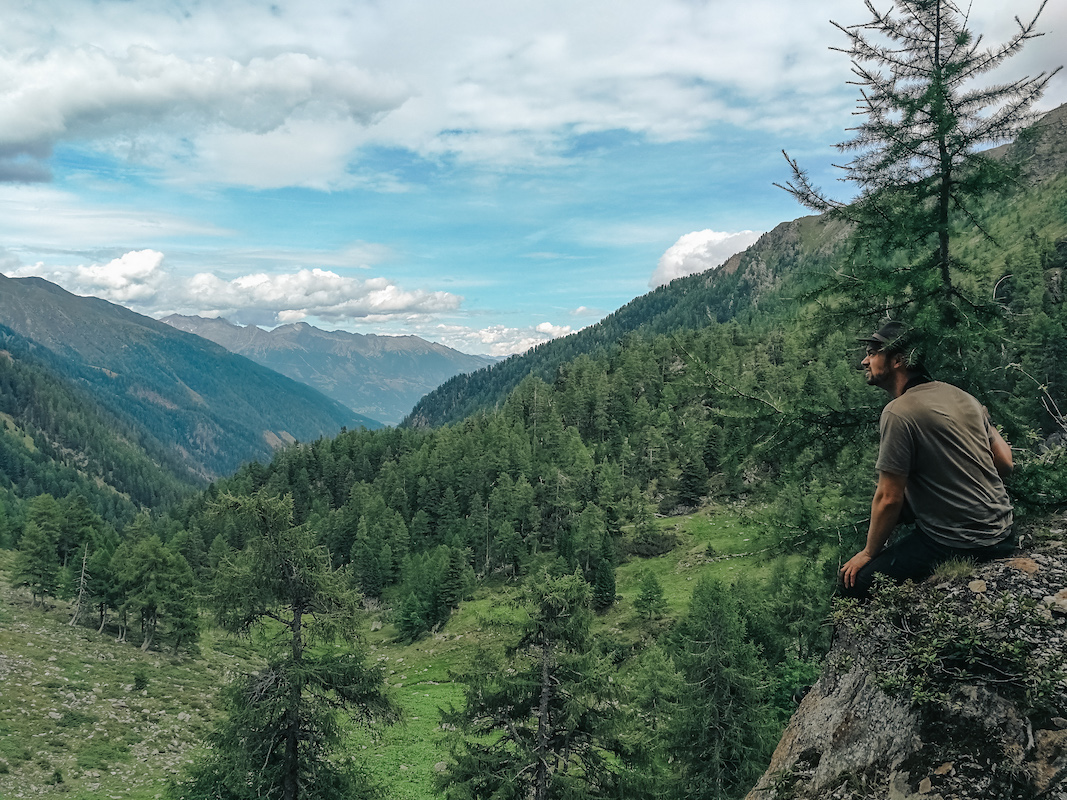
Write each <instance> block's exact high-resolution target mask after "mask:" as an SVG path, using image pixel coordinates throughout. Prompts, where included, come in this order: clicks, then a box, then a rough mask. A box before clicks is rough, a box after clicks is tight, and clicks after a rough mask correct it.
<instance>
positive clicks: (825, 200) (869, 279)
mask: <svg viewBox="0 0 1067 800" xmlns="http://www.w3.org/2000/svg"><path fill="white" fill-rule="evenodd" d="M1044 5H1045V3H1044V2H1042V4H1041V6H1040V7H1039V8H1038V10H1037V13H1036V14H1035V15H1034V17H1033V18H1032V19H1031V21H1030V22H1029V23H1025V24H1024V23H1023V22H1022V21H1020V20H1019V18H1018V17H1016V22H1017V23H1018V30H1017V31H1016V32H1015V34H1014V35H1013V36H1011V37H1010V38H1009V39H1008V40H1007V41H1006V42H1004V43H1003V44H1000V45H998V46H996V47H993V48H990V49H984V48H983V47H982V37H981V36H976V35H974V33H972V31H971V30H970V29H969V28H968V24H969V20H968V18H967V15H966V13H965V12H963V11H961V10H960V7H959V6H957V5H956V4H955V3H954V2H952V0H894V2H893V8H892V10H890V11H887V12H880V11H878V10H876V8H875V6H874V3H873V2H872V0H866V6H867V9H868V11H869V12H870V14H871V18H870V19H869V20H868V21H867V22H865V23H861V24H859V25H851V26H845V25H840V24H838V23H836V22H835V23H833V24H834V25H835V26H836V27H837V28H838V29H839V30H840V31H842V32H843V33H844V34H845V36H846V37H848V47H847V48H834V49H840V50H841V52H844V53H846V54H847V55H848V56H850V57H851V59H852V71H853V73H854V74H855V76H856V79H855V80H854V81H853V83H854V84H855V85H857V86H859V87H860V92H861V100H860V104H859V109H858V112H857V113H858V114H859V115H861V116H862V117H863V118H864V119H863V121H862V122H861V123H860V124H859V125H857V126H856V127H855V128H853V129H852V130H853V132H854V135H853V137H852V138H851V139H850V140H848V141H845V142H842V143H841V144H839V145H837V148H838V149H839V150H841V151H843V152H849V153H855V156H854V157H853V159H852V160H851V161H850V162H848V163H847V164H845V165H844V166H843V167H842V168H843V169H844V171H845V177H844V180H845V181H848V182H850V183H853V184H855V186H856V187H857V188H858V189H859V196H858V197H857V199H856V200H855V201H854V202H853V203H851V204H845V203H842V202H839V201H836V200H833V199H831V198H829V197H828V196H827V195H826V194H824V193H823V192H822V191H821V190H820V189H818V188H816V187H815V186H813V185H812V183H811V181H810V180H809V178H808V176H807V175H806V174H805V172H804V171H803V170H802V169H801V168H800V166H799V165H798V164H797V163H796V162H795V161H793V160H792V159H789V157H788V155H787V156H786V158H787V160H789V164H790V167H791V168H792V171H793V177H792V180H791V181H789V182H788V183H787V184H786V185H785V186H784V187H782V188H785V189H786V190H787V191H789V192H790V193H791V194H793V196H794V197H796V198H797V200H799V201H800V202H801V203H802V204H803V205H805V206H807V207H808V208H811V209H813V210H816V211H819V212H830V213H831V214H832V215H836V216H840V217H844V218H845V219H847V220H849V221H850V222H852V223H854V224H855V225H856V237H855V239H854V241H855V242H856V243H857V244H858V245H859V247H858V250H857V252H856V253H855V254H854V258H853V259H852V261H851V262H850V263H849V264H847V265H845V266H844V267H843V269H842V271H840V272H839V273H837V274H835V275H834V276H832V277H831V279H830V280H829V282H828V283H827V285H826V286H825V287H824V290H826V291H828V292H830V293H832V294H833V295H834V296H835V297H836V298H837V299H838V300H839V301H840V304H839V305H838V306H837V308H838V311H839V312H840V313H841V314H842V315H845V316H847V317H851V318H852V319H855V317H856V316H861V315H862V316H866V317H868V318H869V319H868V321H869V322H870V321H873V320H875V319H877V318H880V317H884V316H887V315H888V316H890V317H893V318H897V319H903V320H904V321H908V322H918V323H919V324H920V325H921V326H922V327H925V328H927V329H936V330H937V331H939V332H940V333H944V332H945V331H947V330H948V329H949V328H951V326H952V325H954V324H956V323H958V322H959V321H960V320H961V319H962V318H963V317H973V316H974V314H975V313H976V311H980V310H981V307H982V304H983V302H984V300H983V299H982V298H980V297H979V295H978V292H977V288H978V287H977V286H976V284H975V282H974V277H973V275H971V274H969V273H970V272H971V265H968V264H965V263H961V262H960V261H959V260H958V259H957V258H956V256H955V253H954V250H953V246H952V239H953V236H954V235H958V233H959V232H960V231H961V230H963V229H964V228H966V229H967V230H968V233H970V232H973V230H974V228H975V227H976V226H977V223H976V221H975V218H974V216H973V213H972V211H973V209H974V207H975V204H976V201H977V199H978V198H980V197H982V196H983V195H985V194H986V193H987V192H989V191H990V190H992V189H996V188H998V187H1003V186H1004V185H1005V184H1006V183H1008V179H1009V177H1010V176H1009V175H1008V173H1007V172H1006V167H1005V165H1004V164H1003V163H1002V162H997V161H995V160H993V159H992V158H990V157H988V156H986V155H984V154H982V153H979V152H977V150H978V148H981V147H988V146H991V145H994V144H998V143H1000V142H1004V141H1008V140H1010V139H1012V138H1013V137H1014V136H1015V135H1016V134H1017V133H1018V132H1019V130H1020V129H1021V128H1022V126H1023V125H1024V124H1026V123H1027V122H1029V121H1030V120H1031V119H1032V118H1033V115H1032V114H1031V113H1030V109H1031V108H1032V106H1033V104H1034V102H1035V101H1036V100H1037V99H1038V98H1039V97H1040V96H1041V94H1042V92H1043V91H1044V89H1045V86H1046V84H1047V83H1048V81H1049V79H1050V78H1051V77H1052V75H1054V74H1055V72H1056V71H1058V70H1053V71H1052V72H1051V73H1045V72H1042V73H1041V74H1039V75H1037V76H1036V77H1032V78H1031V77H1027V78H1020V79H1017V80H1014V81H1010V82H1007V83H1003V84H994V85H990V86H980V85H978V84H977V83H976V79H978V78H979V77H980V76H982V75H984V74H986V73H988V72H990V71H991V70H994V69H995V68H997V67H999V66H1000V65H1001V64H1003V62H1004V61H1005V60H1007V59H1008V58H1010V57H1011V56H1013V55H1015V54H1016V53H1018V52H1019V51H1020V49H1021V48H1022V47H1023V46H1024V45H1025V44H1026V42H1028V41H1029V40H1031V39H1033V38H1034V37H1036V36H1039V35H1041V34H1039V33H1038V32H1037V31H1036V24H1037V19H1038V17H1039V16H1040V14H1041V11H1042V9H1043V8H1044ZM959 226H964V227H963V228H961V227H959ZM935 335H936V334H935ZM927 349H928V351H929V350H931V349H932V348H931V347H930V345H929V344H927ZM927 354H928V355H929V354H930V353H929V352H928V353H927Z"/></svg>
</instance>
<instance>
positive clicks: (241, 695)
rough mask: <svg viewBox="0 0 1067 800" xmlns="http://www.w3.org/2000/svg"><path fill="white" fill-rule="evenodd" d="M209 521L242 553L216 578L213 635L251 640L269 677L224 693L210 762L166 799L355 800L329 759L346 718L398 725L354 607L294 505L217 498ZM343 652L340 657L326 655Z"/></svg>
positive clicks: (361, 784)
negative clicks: (260, 645) (234, 531)
mask: <svg viewBox="0 0 1067 800" xmlns="http://www.w3.org/2000/svg"><path fill="white" fill-rule="evenodd" d="M215 512H216V513H218V514H221V515H225V516H228V517H230V518H232V519H233V521H234V522H235V524H237V525H240V526H241V527H243V528H244V529H245V531H246V534H247V539H246V541H247V546H246V548H245V549H244V550H243V551H241V552H237V553H234V554H233V555H232V556H230V557H228V558H226V559H225V560H224V561H223V562H222V563H221V564H220V565H219V568H218V571H217V575H216V579H215V584H214V590H213V598H212V602H213V605H214V608H215V616H216V618H217V620H218V622H219V624H220V625H221V626H222V627H223V628H224V629H226V630H227V631H230V632H232V633H236V634H250V633H252V632H255V633H256V634H257V635H256V641H257V642H265V643H266V645H265V652H264V653H263V655H264V656H265V659H266V666H265V667H264V668H263V669H262V670H260V671H259V672H257V673H255V674H251V675H245V676H243V677H241V678H239V679H238V680H237V681H236V682H235V683H234V684H233V685H232V686H231V687H230V688H229V689H228V690H227V692H226V710H227V711H228V716H227V719H226V720H225V721H224V722H222V723H220V724H219V726H218V727H217V729H216V730H215V732H214V734H213V736H212V744H213V750H212V751H211V754H210V755H209V757H208V758H207V759H206V760H205V761H203V762H201V763H200V764H198V765H196V766H195V767H194V768H193V770H192V774H191V776H190V778H189V780H187V781H186V782H185V783H183V784H180V785H178V786H176V787H175V789H174V792H173V794H174V795H175V796H177V797H182V798H218V797H224V798H234V800H236V799H237V798H242V799H243V798H249V800H250V799H251V798H277V800H310V799H311V798H330V799H331V800H332V798H337V797H345V798H363V797H367V796H370V794H371V793H372V791H371V787H370V786H369V784H368V783H367V781H366V780H365V779H364V778H363V777H362V775H361V774H360V773H359V770H358V769H356V768H355V767H354V766H353V765H351V764H348V763H343V762H341V761H340V760H338V759H337V758H336V754H337V750H338V748H339V747H340V744H341V742H342V734H343V728H342V726H341V721H340V718H339V717H340V715H341V714H342V713H343V714H345V715H347V717H348V718H349V719H350V720H352V721H354V722H356V723H361V724H366V725H372V724H375V723H386V722H390V721H392V720H393V719H395V717H396V715H397V711H396V708H395V706H394V704H393V703H392V702H391V701H390V700H389V699H388V698H387V697H386V695H385V694H384V693H383V678H384V676H383V672H382V669H381V668H380V667H377V666H369V665H367V663H366V650H365V648H364V647H363V644H362V640H361V638H360V636H359V631H358V626H359V620H360V619H361V612H360V597H359V595H358V594H357V593H356V592H354V591H353V590H352V589H351V580H350V578H349V577H348V575H347V574H346V573H345V572H344V571H343V570H337V569H334V567H333V565H332V564H331V560H330V555H329V553H328V552H327V550H326V548H325V547H323V546H322V545H320V544H319V543H318V541H317V539H316V536H315V535H314V533H313V532H312V531H310V530H308V528H307V527H306V526H294V525H293V500H292V497H290V496H289V495H286V496H285V497H284V498H278V497H271V496H268V495H266V494H263V493H259V494H256V495H252V496H250V497H240V498H238V497H234V496H228V495H223V496H222V497H220V498H219V501H218V503H217V505H216V507H215ZM339 643H344V646H343V647H341V648H336V647H333V646H332V645H335V644H339Z"/></svg>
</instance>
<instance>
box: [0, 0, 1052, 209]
mask: <svg viewBox="0 0 1067 800" xmlns="http://www.w3.org/2000/svg"><path fill="white" fill-rule="evenodd" d="M1033 5H1034V8H1036V5H1037V4H1036V0H1035V3H1034V4H1033ZM975 6H976V8H974V10H973V17H974V19H975V22H976V24H975V27H976V28H977V29H978V30H985V31H989V33H990V37H989V38H990V41H991V42H992V41H999V40H1001V39H1002V38H1003V35H1005V34H1007V33H1008V32H1009V31H1008V30H1007V28H1008V27H1010V25H1011V15H1010V12H1005V11H1004V6H1003V4H997V3H993V2H992V0H976V3H975ZM42 7H45V8H47V9H48V13H45V12H43V10H42ZM1030 11H1031V10H1030V9H1024V10H1023V11H1022V12H1021V13H1022V14H1023V15H1024V16H1025V15H1027V14H1028V13H1030ZM865 17H866V12H865V11H864V10H863V8H862V4H857V3H856V2H855V0H819V2H816V1H815V0H797V2H792V3H783V2H781V0H750V2H746V3H743V4H738V3H733V4H730V3H703V2H701V3H698V2H692V0H583V2H582V3H579V4H574V3H573V2H570V0H544V1H543V2H538V3H529V2H522V1H521V0H497V1H496V2H492V3H490V2H486V0H449V2H446V3H441V2H432V0H391V2H389V3H378V2H373V0H320V2H316V3H314V4H310V5H309V4H307V3H301V2H298V1H297V0H277V1H276V2H274V3H271V4H266V3H259V2H255V1H254V0H228V1H227V2H224V3H185V2H180V0H179V2H176V3H167V4H157V3H136V4H134V3H129V2H119V0H100V2H95V3H92V4H87V3H84V2H81V0H69V1H67V2H64V0H42V2H40V3H34V4H19V6H18V7H16V8H12V9H6V8H5V20H4V22H5V25H4V26H3V28H2V29H0V180H4V179H10V180H15V179H21V180H31V179H34V178H40V177H42V174H43V168H44V166H45V165H46V163H47V158H48V154H49V152H50V148H51V147H52V146H53V145H54V144H55V143H57V142H59V141H69V140H72V139H76V140H78V141H81V142H93V143H94V146H96V147H99V148H116V147H119V148H124V149H123V152H127V153H132V154H135V155H136V157H138V158H143V159H145V160H147V161H148V162H149V163H153V164H161V165H164V166H166V167H167V169H168V171H169V172H170V173H171V174H174V175H183V176H187V177H188V178H189V179H190V180H197V181H202V180H220V181H229V182H233V183H237V184H247V185H251V186H258V187H269V186H280V185H304V186H313V187H316V188H331V189H333V188H338V187H343V186H345V185H347V184H346V181H351V180H352V178H351V176H350V174H349V173H350V172H351V170H352V162H353V161H356V160H358V151H359V148H360V147H361V146H364V145H367V144H377V145H384V146H386V147H397V148H405V149H408V150H412V151H415V152H417V153H419V154H421V155H423V156H427V157H431V158H435V157H439V156H443V157H452V156H458V157H459V158H460V159H463V160H469V161H478V162H482V163H490V164H495V165H516V164H521V163H524V162H530V161H534V162H538V163H541V164H547V163H553V162H554V161H557V160H559V159H561V158H564V157H566V155H567V152H568V147H569V144H570V143H571V142H572V141H573V137H574V136H575V135H576V134H583V133H591V132H598V131H608V130H618V131H627V132H630V133H633V134H636V135H638V136H641V137H646V138H649V139H653V140H657V141H675V140H680V139H692V138H694V137H702V136H707V135H709V133H710V132H712V131H714V130H715V129H716V128H717V126H720V125H721V124H722V123H728V124H733V125H738V126H741V127H744V128H750V129H757V128H758V129H763V130H772V131H786V130H789V131H791V132H793V133H798V132H800V131H805V130H806V131H812V130H819V131H822V132H827V131H835V130H840V129H841V128H842V127H843V126H844V124H847V123H848V121H849V111H850V108H851V106H852V101H853V99H854V92H853V91H852V90H851V89H850V88H848V87H847V86H846V85H845V80H847V79H848V77H849V72H848V62H847V59H846V58H845V56H843V55H842V54H840V53H834V52H830V51H829V50H828V49H827V48H828V46H831V45H842V44H844V41H843V36H842V35H841V34H840V33H839V32H837V31H835V30H834V29H833V28H832V27H831V26H830V25H829V23H828V21H827V20H828V18H832V19H836V20H838V21H840V22H842V23H844V24H850V23H854V22H860V21H862V20H863V19H865ZM1040 27H1041V29H1042V30H1045V31H1051V32H1052V33H1053V34H1054V35H1050V36H1046V37H1044V38H1042V39H1038V40H1036V41H1034V42H1032V43H1030V45H1029V46H1028V47H1027V48H1025V49H1024V51H1023V55H1022V56H1021V57H1020V59H1018V60H1017V61H1018V69H1017V68H1016V66H1015V65H1012V66H1010V67H1009V70H1010V71H1013V72H1015V71H1018V70H1019V69H1022V70H1023V71H1024V72H1025V71H1030V72H1033V71H1039V70H1040V69H1042V68H1047V67H1048V66H1049V65H1054V64H1056V63H1059V55H1058V53H1057V50H1058V49H1059V48H1058V45H1057V42H1058V41H1059V39H1061V38H1062V37H1061V34H1062V30H1063V28H1064V27H1067V6H1065V5H1064V4H1062V3H1061V4H1052V5H1051V6H1050V7H1049V8H1048V9H1047V10H1046V12H1045V14H1044V16H1043V21H1042V23H1041V24H1040ZM1009 63H1011V62H1009ZM1034 65H1036V67H1037V68H1036V69H1034V68H1033V67H1034ZM1064 99H1067V81H1062V80H1061V81H1059V82H1058V84H1057V85H1055V86H1053V87H1052V93H1051V94H1050V96H1049V98H1048V100H1047V102H1046V107H1050V106H1052V105H1055V104H1056V103H1058V102H1062V101H1063V100H1064ZM390 185H391V184H390V183H389V182H386V183H385V184H383V187H385V188H388V186H390Z"/></svg>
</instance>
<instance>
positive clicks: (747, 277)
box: [404, 105, 1067, 427]
mask: <svg viewBox="0 0 1067 800" xmlns="http://www.w3.org/2000/svg"><path fill="white" fill-rule="evenodd" d="M990 153H991V154H993V155H995V156H997V157H1000V158H1004V159H1007V160H1008V161H1009V162H1012V163H1014V164H1016V165H1018V167H1019V169H1020V181H1019V183H1018V184H1017V185H1013V186H1011V187H1004V188H1005V192H1004V195H1003V196H1000V197H997V198H995V199H993V198H991V199H990V200H989V201H988V202H987V203H986V204H985V205H984V206H983V208H982V209H981V214H980V216H979V218H978V220H977V222H978V224H979V225H980V226H981V227H982V229H983V230H986V231H989V232H990V233H991V234H992V239H988V238H986V237H983V236H982V235H981V234H977V235H971V236H970V237H969V240H968V241H967V243H966V245H965V246H964V248H963V250H962V252H961V257H962V258H963V259H964V260H965V261H973V262H975V263H980V264H982V265H983V267H982V269H983V272H984V274H983V278H984V279H988V278H989V277H992V278H993V279H994V280H993V282H994V283H995V282H996V279H997V278H999V277H1000V276H1002V275H1004V274H1005V273H1006V272H1010V268H1009V265H1010V264H1011V263H1012V261H1013V260H1014V259H1017V258H1018V257H1019V254H1020V252H1021V251H1022V250H1023V249H1024V248H1025V240H1026V238H1027V237H1039V238H1042V239H1046V240H1048V241H1051V242H1058V241H1063V240H1067V214H1064V213H1063V208H1064V197H1065V196H1067V105H1063V106H1060V107H1059V108H1057V109H1055V110H1053V111H1050V112H1048V113H1047V114H1046V115H1045V116H1043V117H1042V118H1041V119H1039V120H1038V121H1037V122H1035V123H1034V124H1033V125H1032V126H1031V127H1030V128H1029V129H1028V130H1027V131H1026V132H1025V133H1024V135H1022V136H1021V137H1020V138H1019V140H1018V141H1017V142H1014V143H1012V144H1010V145H1004V146H1002V147H1000V148H997V149H995V150H992V151H990ZM847 235H848V229H847V227H846V226H845V225H844V224H842V223H840V222H838V223H827V222H826V220H825V219H823V218H822V217H801V218H799V219H796V220H793V221H791V222H783V223H781V224H780V225H778V226H777V227H775V228H774V229H773V230H771V231H769V232H768V233H766V234H764V235H763V236H762V237H760V239H759V240H758V241H757V242H756V243H755V244H754V245H752V246H751V247H749V248H748V249H747V250H745V251H744V252H742V253H738V254H737V255H735V256H733V257H732V258H730V259H728V260H727V261H726V263H724V264H723V265H722V266H721V267H719V268H718V269H714V270H709V271H707V272H704V273H700V274H697V275H690V276H687V277H684V278H678V279H676V280H674V281H672V282H671V283H670V284H668V285H667V286H661V287H659V288H657V289H655V290H654V291H652V292H649V293H648V294H645V295H642V296H641V297H638V298H636V299H634V300H632V301H630V302H629V303H627V304H626V305H625V306H623V307H622V308H620V309H619V310H618V311H616V312H615V313H613V314H611V315H609V316H607V317H605V318H604V319H603V320H602V321H600V322H599V323H597V324H595V325H592V326H590V327H588V328H585V329H583V330H581V331H578V332H577V333H574V334H571V335H570V336H567V337H564V338H562V339H556V340H553V341H551V342H547V343H545V344H542V345H538V346H537V347H535V348H533V349H532V350H530V351H528V352H526V353H523V354H521V355H516V356H512V357H511V358H509V359H507V360H506V361H504V362H501V363H500V364H496V365H493V366H491V367H487V368H485V369H482V370H480V371H478V372H475V373H472V374H471V375H462V376H458V377H456V378H453V379H452V380H450V381H448V382H446V383H444V384H443V385H441V386H440V387H439V388H438V389H436V390H434V391H433V392H431V393H430V394H428V395H427V396H426V397H425V398H423V399H422V400H421V401H420V402H419V403H418V405H416V406H415V408H414V409H413V410H412V412H411V414H410V415H409V416H408V418H407V419H406V420H405V422H404V424H405V425H410V426H413V427H419V426H431V427H432V426H436V425H441V424H444V423H447V422H455V421H458V420H460V419H463V418H464V417H466V416H469V415H470V414H473V413H476V412H479V411H483V410H485V409H487V408H492V407H493V406H494V405H497V404H499V403H501V402H502V401H503V399H504V397H506V395H507V394H508V393H509V392H510V391H511V390H512V389H514V388H515V387H516V386H518V384H519V383H520V382H521V381H522V379H523V378H524V377H526V376H527V375H532V376H537V377H539V378H541V379H542V380H545V381H547V382H552V381H553V380H555V378H556V374H557V370H558V369H559V367H560V365H561V364H563V363H565V362H567V361H569V360H571V359H573V358H575V357H576V356H578V355H579V354H582V353H585V354H589V355H593V356H596V355H598V354H601V353H605V352H607V351H610V350H612V349H614V348H617V347H619V346H620V344H621V343H622V342H624V341H625V340H626V338H627V337H632V336H643V337H650V336H655V335H662V334H668V333H672V332H675V331H681V330H691V329H694V328H699V327H701V326H703V325H706V324H707V323H709V322H719V323H722V322H726V321H728V320H735V319H736V320H741V321H744V320H769V319H770V318H772V317H778V318H779V319H790V318H791V317H794V316H795V314H796V313H797V312H798V311H799V310H800V309H801V308H802V306H803V299H804V298H805V296H806V294H807V292H808V291H809V290H810V289H811V287H812V285H813V284H814V283H818V282H820V281H821V279H822V276H823V275H825V274H827V273H829V272H831V271H832V270H833V268H834V264H835V261H836V260H837V259H840V258H843V257H845V254H846V250H847V248H846V243H847ZM1063 249H1064V252H1065V255H1067V246H1064V247H1063Z"/></svg>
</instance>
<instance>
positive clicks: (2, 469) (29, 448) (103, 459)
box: [0, 326, 200, 523]
mask: <svg viewBox="0 0 1067 800" xmlns="http://www.w3.org/2000/svg"><path fill="white" fill-rule="evenodd" d="M62 366H63V365H62V360H61V359H59V358H57V357H56V356H54V355H53V354H52V353H51V352H50V351H48V350H46V349H45V348H43V347H41V346H39V345H37V344H35V343H33V342H31V341H29V340H28V339H25V338H23V337H21V336H19V335H18V334H17V333H15V332H14V331H12V330H11V329H10V328H7V327H4V326H0V489H3V490H4V491H5V492H8V493H10V494H11V495H13V496H14V497H16V498H21V499H27V498H30V497H34V496H36V495H37V494H39V493H41V492H47V493H49V494H51V495H53V496H54V497H64V496H66V495H67V494H69V493H70V492H72V491H73V492H75V493H77V494H79V495H81V496H83V497H84V498H86V500H87V501H88V502H89V505H90V507H92V509H93V510H94V511H95V512H96V513H97V514H99V515H101V516H102V517H104V518H105V519H107V520H109V521H110V522H113V523H114V522H117V521H119V520H123V519H128V518H130V517H132V516H133V514H134V513H136V511H137V509H139V508H146V507H156V506H159V505H165V504H169V503H171V502H173V501H174V500H176V499H178V498H179V497H181V496H182V495H183V494H187V493H188V492H190V491H192V490H193V489H194V488H196V487H197V486H198V485H199V483H200V481H199V480H198V479H197V477H196V476H195V475H194V474H193V473H192V472H191V471H190V470H189V469H188V468H187V467H186V466H185V465H183V464H182V463H181V462H180V460H179V459H178V457H177V455H176V454H175V453H173V452H170V451H168V449H167V448H166V447H164V446H163V445H162V443H160V442H159V441H158V440H157V439H156V438H155V437H153V436H151V435H150V434H148V432H147V431H145V430H144V429H143V428H140V427H139V426H137V425H135V424H133V423H131V422H130V421H129V420H127V419H123V418H120V417H119V416H116V415H115V414H113V413H109V412H108V411H107V410H106V409H104V408H103V407H102V406H101V405H100V404H99V403H97V402H96V401H95V400H94V399H93V397H92V396H91V394H90V393H89V392H88V391H86V389H85V387H84V386H82V385H78V384H77V383H75V382H71V381H70V380H69V378H66V377H64V376H63V375H62V373H61V372H60V371H59V370H61V369H62Z"/></svg>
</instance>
